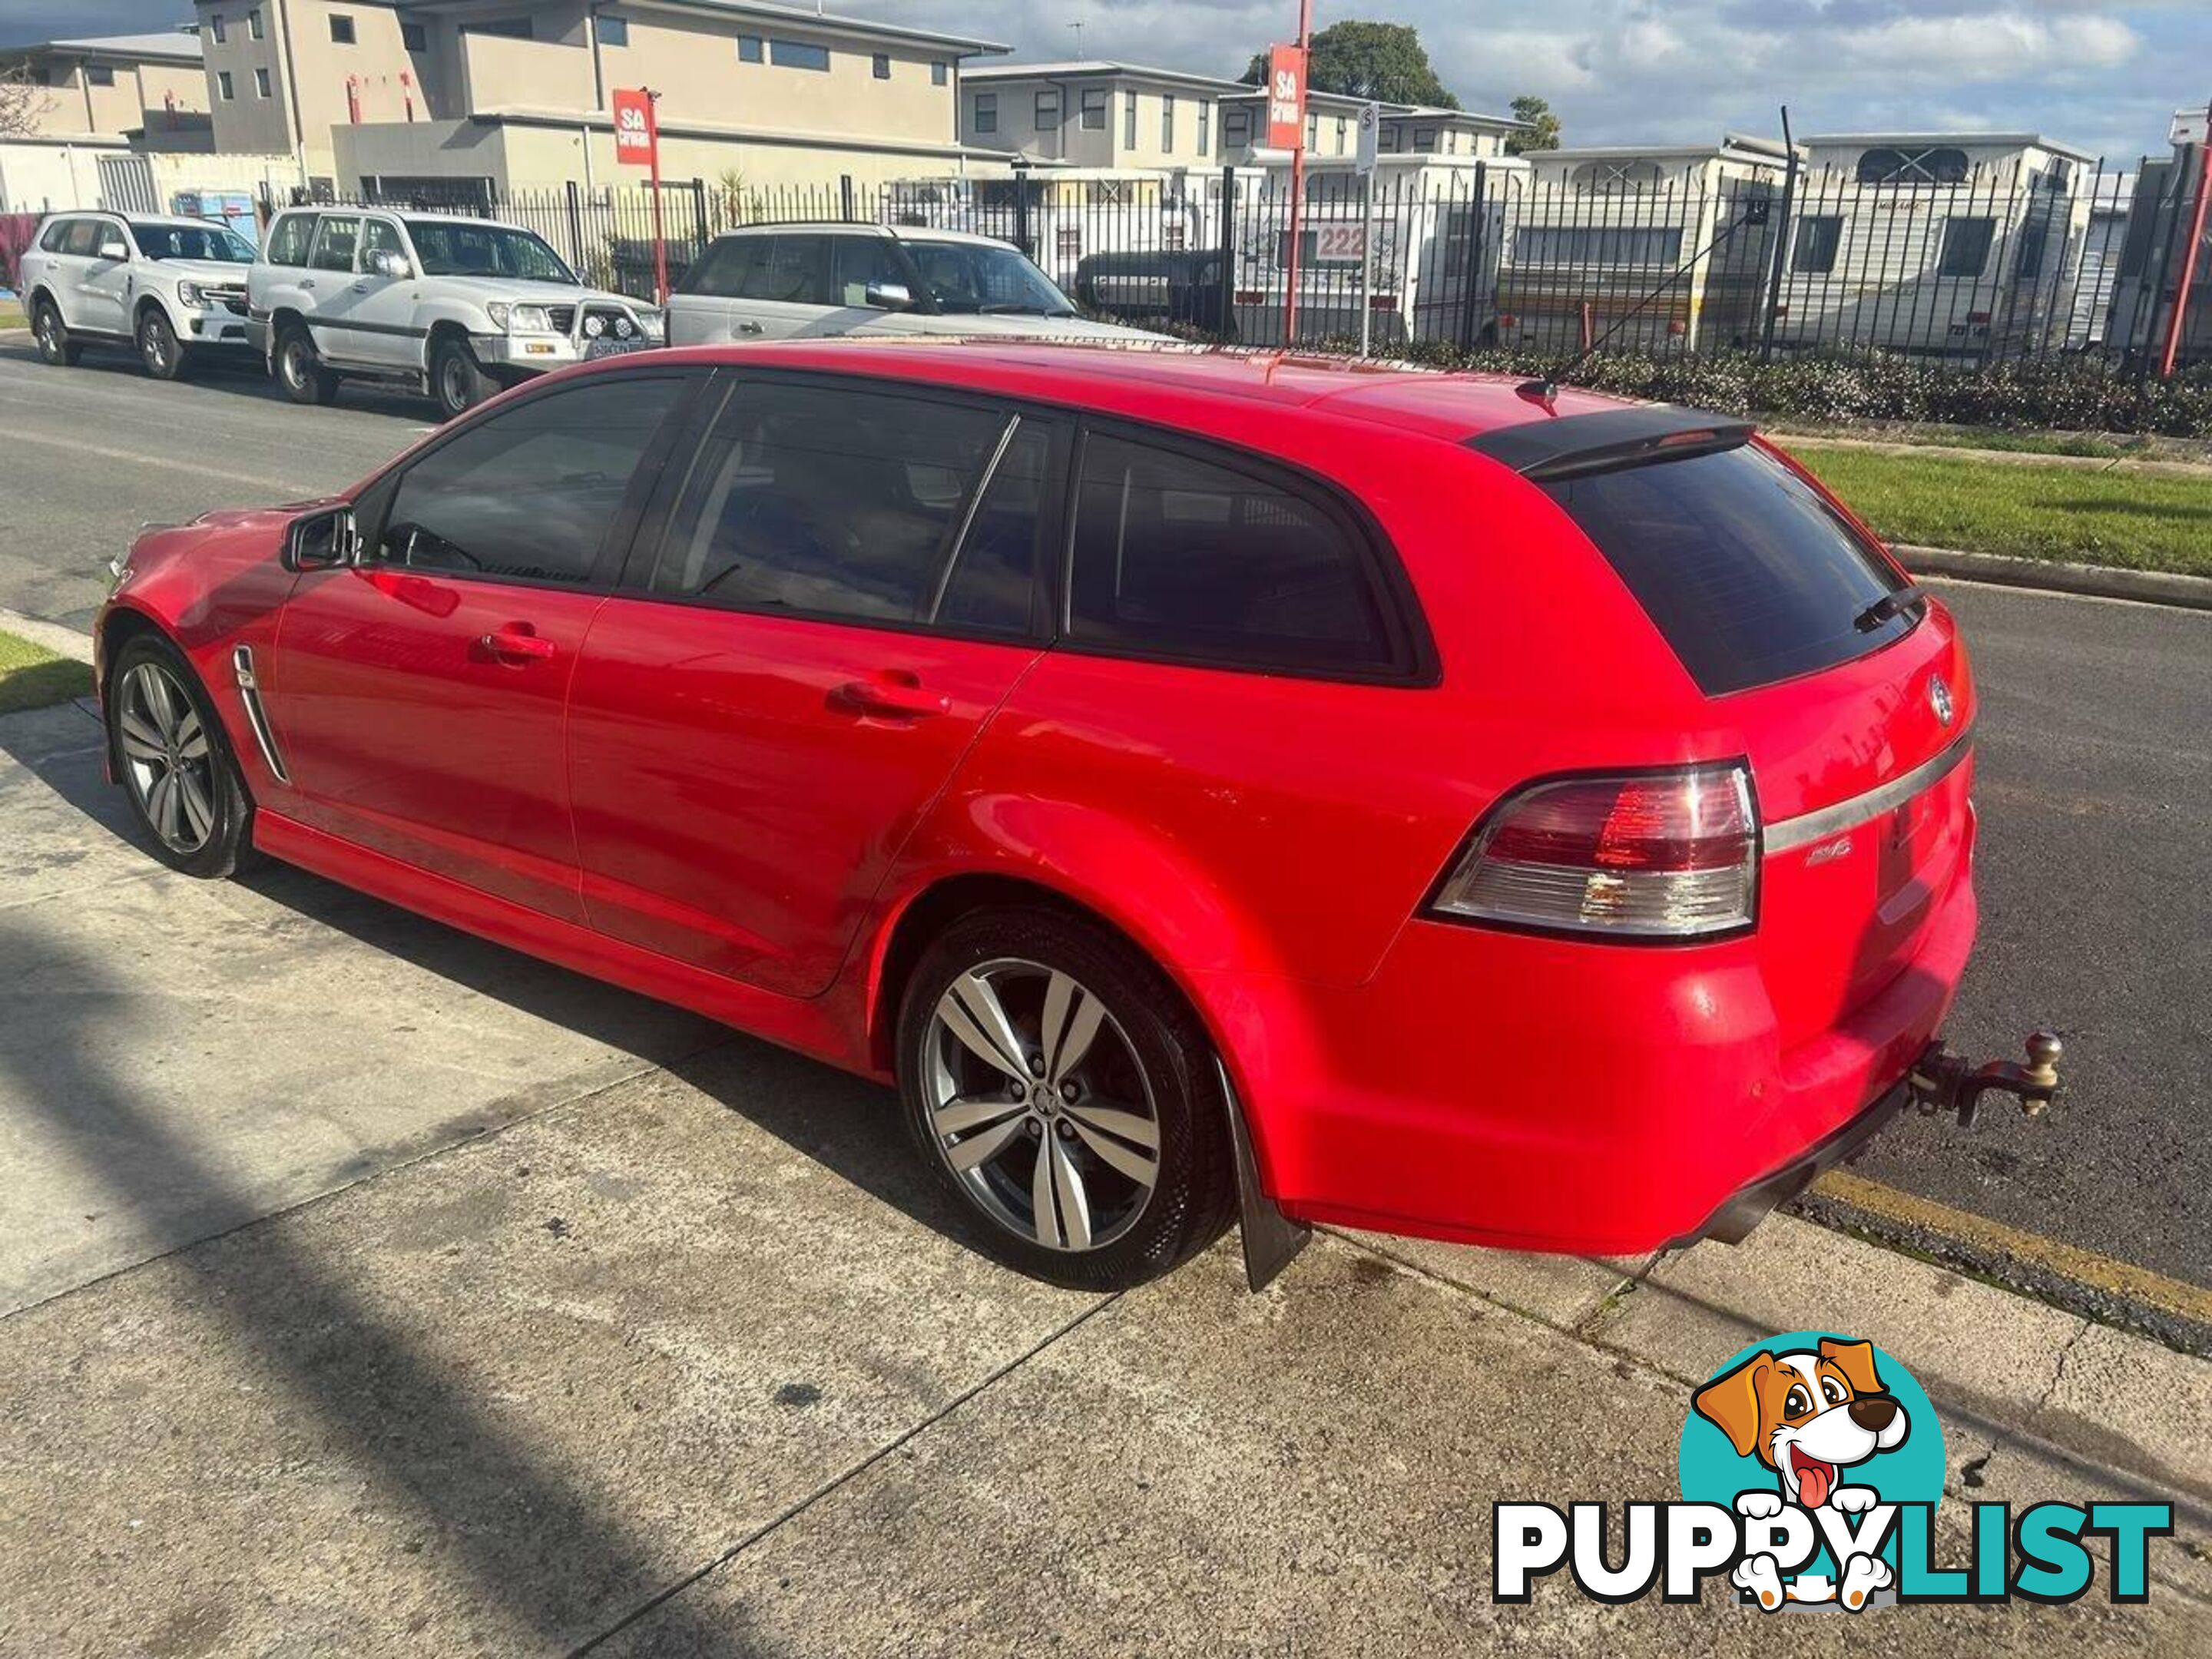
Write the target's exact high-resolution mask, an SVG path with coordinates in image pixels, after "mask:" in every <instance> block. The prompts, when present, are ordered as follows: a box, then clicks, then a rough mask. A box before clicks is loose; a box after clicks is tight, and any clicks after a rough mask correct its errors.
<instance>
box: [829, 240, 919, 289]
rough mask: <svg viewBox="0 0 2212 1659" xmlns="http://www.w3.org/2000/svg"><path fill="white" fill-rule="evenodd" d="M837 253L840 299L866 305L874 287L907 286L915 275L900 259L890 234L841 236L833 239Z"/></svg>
mask: <svg viewBox="0 0 2212 1659" xmlns="http://www.w3.org/2000/svg"><path fill="white" fill-rule="evenodd" d="M832 240H833V241H834V243H835V245H836V253H837V272H836V276H837V303H838V304H839V305H841V306H865V305H866V304H867V303H868V290H869V289H872V288H886V287H894V288H906V287H908V285H909V284H910V283H911V281H912V279H911V278H910V277H908V276H907V274H906V267H905V266H904V265H902V264H900V263H899V258H898V253H897V251H896V249H895V248H893V246H891V241H890V238H889V237H887V236H839V237H836V238H833V239H832Z"/></svg>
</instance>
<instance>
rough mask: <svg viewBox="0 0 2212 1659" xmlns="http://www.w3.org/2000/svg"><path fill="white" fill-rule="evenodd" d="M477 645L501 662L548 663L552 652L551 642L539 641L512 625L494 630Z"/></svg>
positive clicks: (534, 636)
mask: <svg viewBox="0 0 2212 1659" xmlns="http://www.w3.org/2000/svg"><path fill="white" fill-rule="evenodd" d="M477 644H478V645H480V646H482V647H483V648H484V650H486V651H487V652H489V653H490V654H491V655H493V656H495V657H497V658H498V659H500V660H501V661H502V662H548V661H550V660H551V659H552V657H553V651H554V647H553V641H550V640H541V639H539V638H538V635H535V634H532V633H526V632H525V631H524V629H523V627H522V626H521V625H518V624H514V623H510V624H508V625H507V627H505V628H501V629H494V630H493V631H492V632H491V633H489V634H487V635H484V636H483V638H482V639H481V640H478V641H477Z"/></svg>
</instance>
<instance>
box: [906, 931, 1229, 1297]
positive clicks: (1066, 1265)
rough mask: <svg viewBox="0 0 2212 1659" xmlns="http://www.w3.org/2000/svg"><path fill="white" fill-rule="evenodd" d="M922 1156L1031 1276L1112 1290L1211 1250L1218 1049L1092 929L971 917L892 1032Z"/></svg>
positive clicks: (1215, 1225)
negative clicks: (895, 1033) (1208, 1247)
mask: <svg viewBox="0 0 2212 1659" xmlns="http://www.w3.org/2000/svg"><path fill="white" fill-rule="evenodd" d="M898 1043H899V1084H900V1090H901V1092H902V1096H903V1097H904V1100H905V1103H906V1115H907V1121H908V1127H909V1128H910V1129H911V1130H912V1131H913V1133H914V1136H915V1139H916V1141H917V1142H918V1144H919V1145H920V1146H921V1152H922V1155H923V1157H924V1158H925V1159H926V1160H927V1162H928V1164H929V1165H930V1166H931V1167H932V1168H933V1170H935V1171H936V1173H937V1176H938V1177H939V1179H940V1180H941V1181H943V1182H945V1185H946V1187H947V1188H949V1189H950V1190H951V1192H952V1193H953V1194H955V1196H956V1197H957V1199H958V1200H959V1202H960V1203H961V1204H962V1205H963V1206H964V1207H965V1208H966V1209H967V1210H968V1211H969V1213H971V1214H972V1215H974V1216H975V1217H976V1218H978V1219H979V1220H980V1221H981V1223H982V1237H983V1239H984V1242H985V1245H986V1248H987V1249H989V1250H990V1251H991V1252H992V1253H993V1254H994V1255H997V1256H998V1257H999V1258H1000V1259H1001V1260H1002V1261H1006V1262H1007V1263H1009V1264H1010V1265H1011V1266H1012V1267H1017V1268H1019V1269H1020V1270H1021V1271H1022V1272H1024V1273H1029V1274H1030V1275H1032V1276H1033V1277H1036V1278H1038V1279H1046V1280H1048V1281H1050V1282H1052V1283H1054V1284H1057V1285H1067V1286H1070V1287H1071V1288H1075V1289H1080V1290H1100V1291H1104V1290H1121V1289H1126V1288H1127V1287H1128V1286H1130V1285H1139V1284H1142V1283H1143V1282H1144V1281H1146V1279H1152V1278H1156V1277H1158V1275H1159V1274H1161V1273H1165V1272H1167V1271H1168V1270H1170V1268H1172V1267H1176V1266H1177V1265H1178V1264H1179V1263H1181V1262H1182V1261H1185V1260H1187V1259H1188V1258H1189V1257H1190V1256H1192V1255H1195V1254H1196V1253H1197V1252H1198V1251H1199V1250H1200V1249H1204V1248H1205V1247H1206V1245H1207V1244H1209V1243H1212V1241H1213V1240H1214V1239H1215V1238H1217V1237H1219V1236H1220V1233H1221V1231H1222V1229H1223V1228H1224V1227H1225V1225H1227V1223H1228V1220H1229V1217H1230V1212H1231V1195H1232V1178H1233V1174H1232V1164H1231V1151H1230V1146H1229V1137H1228V1133H1227V1120H1226V1118H1225V1116H1224V1113H1225V1111H1226V1109H1227V1106H1226V1103H1225V1102H1224V1101H1223V1099H1222V1097H1221V1091H1220V1088H1219V1085H1218V1082H1217V1081H1216V1079H1215V1075H1214V1070H1213V1063H1212V1046H1211V1044H1210V1043H1209V1042H1207V1040H1206V1034H1205V1031H1204V1030H1203V1029H1202V1028H1201V1027H1200V1025H1199V1023H1198V1021H1197V1018H1196V1017H1195V1016H1194V1015H1193V1014H1192V1013H1191V1012H1190V1010H1189V1008H1188V1006H1186V1005H1185V1003H1184V1002H1183V1000H1182V997H1181V996H1180V995H1178V994H1177V993H1176V990H1175V988H1174V987H1172V986H1171V985H1170V984H1169V983H1168V982H1167V981H1166V980H1165V979H1164V977H1163V976H1162V975H1161V974H1160V973H1159V971H1158V969H1155V968H1154V967H1153V966H1152V964H1151V963H1148V962H1146V960H1145V959H1144V958H1143V957H1141V956H1139V955H1138V954H1137V953H1136V952H1135V951H1133V950H1132V949H1131V948H1130V947H1129V946H1128V945H1127V944H1125V943H1123V942H1122V941H1121V939H1117V938H1115V937H1114V936H1113V935H1111V934H1109V933H1105V932H1104V931H1103V930H1102V929H1099V928H1097V927H1093V926H1091V925H1090V924H1088V923H1085V922H1084V921H1079V920H1076V919H1074V918H1072V917H1066V916H1062V915H1057V914H1055V913H1054V912H1051V911H1044V910H990V911H980V912H977V913H976V914H975V915H970V916H968V917H965V918H963V920H961V921H958V922H956V923H955V924H953V926H952V927H950V928H948V929H947V930H946V931H945V933H944V934H943V935H942V936H940V937H939V939H937V941H936V942H935V943H934V944H933V945H931V946H930V947H929V950H928V951H927V952H926V953H925V954H924V956H923V957H922V960H921V963H919V964H918V965H917V966H916V968H915V973H914V976H913V978H912V980H911V981H909V982H908V987H907V992H906V997H905V1000H904V1003H903V1005H902V1010H901V1014H900V1019H899V1036H898Z"/></svg>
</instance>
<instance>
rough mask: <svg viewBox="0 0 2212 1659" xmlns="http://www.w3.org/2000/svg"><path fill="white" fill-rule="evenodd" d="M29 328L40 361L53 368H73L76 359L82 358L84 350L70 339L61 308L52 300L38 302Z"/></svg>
mask: <svg viewBox="0 0 2212 1659" xmlns="http://www.w3.org/2000/svg"><path fill="white" fill-rule="evenodd" d="M31 327H32V332H33V334H34V335H35V336H36V337H38V342H39V356H40V360H41V361H42V362H46V363H48V364H50V365H51V366H52V367H53V368H76V364H77V359H78V358H80V357H82V356H84V348H83V347H82V346H81V345H79V344H77V343H76V341H74V340H72V339H70V335H69V325H68V324H66V323H64V322H63V321H62V313H61V308H60V307H58V306H57V305H55V304H54V302H53V301H52V300H41V301H39V307H38V314H37V316H36V317H35V318H34V319H33V321H32V325H31Z"/></svg>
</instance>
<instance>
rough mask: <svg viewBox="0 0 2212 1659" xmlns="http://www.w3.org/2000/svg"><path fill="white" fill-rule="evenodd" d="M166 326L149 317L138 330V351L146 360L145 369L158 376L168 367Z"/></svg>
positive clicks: (168, 341)
mask: <svg viewBox="0 0 2212 1659" xmlns="http://www.w3.org/2000/svg"><path fill="white" fill-rule="evenodd" d="M170 346H171V341H170V338H169V331H168V325H167V324H166V323H164V322H162V321H161V319H159V318H158V317H155V316H152V315H149V316H148V317H147V319H146V320H145V322H144V323H143V324H142V325H140V326H139V330H138V350H139V353H140V355H141V356H143V357H144V358H145V360H146V367H147V368H149V369H151V370H152V371H153V372H154V373H155V374H161V373H163V372H164V371H166V370H167V368H168V367H169V349H170Z"/></svg>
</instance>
